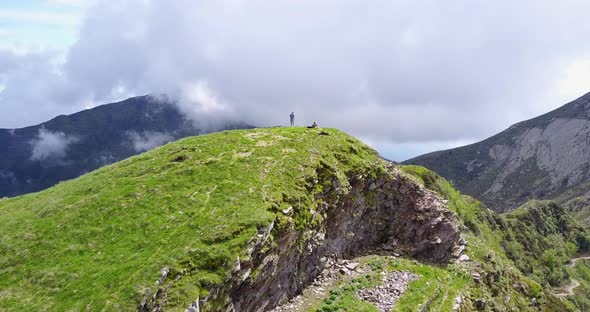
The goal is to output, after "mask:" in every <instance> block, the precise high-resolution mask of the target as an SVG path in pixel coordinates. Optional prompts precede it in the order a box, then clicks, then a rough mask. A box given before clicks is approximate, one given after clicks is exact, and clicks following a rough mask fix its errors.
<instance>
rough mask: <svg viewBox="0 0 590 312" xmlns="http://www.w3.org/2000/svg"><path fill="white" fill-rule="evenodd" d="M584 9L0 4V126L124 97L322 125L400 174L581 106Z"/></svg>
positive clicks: (148, 0) (320, 3) (234, 2)
mask: <svg viewBox="0 0 590 312" xmlns="http://www.w3.org/2000/svg"><path fill="white" fill-rule="evenodd" d="M589 11H590V2H589V1H581V0H563V1H559V2H556V1H546V0H530V1H525V0H520V1H514V0H511V1H507V0H498V1H478V0H461V1H459V0H450V1H439V0H430V1H429V0H421V1H415V0H387V1H385V0H383V1H382V0H372V1H352V0H272V1H270V0H211V1H209V0H190V1H189V0H175V1H156V0H122V1H106V0H19V1H12V0H0V128H17V127H24V126H28V125H33V124H38V123H41V122H43V121H46V120H49V119H51V118H52V117H54V116H56V115H60V114H69V113H73V112H76V111H79V110H81V109H85V108H91V107H94V106H96V105H100V104H104V103H110V102H113V101H117V100H122V99H125V98H127V97H131V96H136V95H144V94H153V95H161V94H166V95H167V96H170V97H173V98H174V99H176V100H177V105H178V106H179V108H180V109H181V110H182V111H183V112H184V113H185V114H186V115H187V117H190V118H192V119H195V120H200V121H203V120H205V121H218V120H225V119H227V118H230V119H239V120H242V121H246V122H250V123H253V124H256V125H260V126H270V125H287V124H288V122H289V118H288V116H289V114H290V113H291V112H292V111H293V112H295V115H296V123H297V124H299V125H304V124H311V123H312V122H313V121H316V122H318V124H319V125H320V126H324V127H336V128H340V129H342V130H344V131H346V132H348V133H350V134H353V135H355V136H357V137H359V138H361V139H362V140H363V141H365V142H366V143H368V144H370V145H372V146H373V147H375V148H377V149H378V150H379V151H380V152H381V154H382V155H383V156H385V157H387V158H389V159H393V160H397V161H401V160H404V159H407V158H410V157H413V156H417V155H419V154H422V153H426V152H430V151H434V150H439V149H446V148H450V147H456V146H460V145H464V144H469V143H472V142H476V141H479V140H482V139H484V138H486V137H488V136H491V135H493V134H495V133H497V132H500V131H502V130H504V129H505V128H507V127H508V126H510V125H511V124H514V123H516V122H519V121H521V120H524V119H528V118H532V117H535V116H537V115H539V114H542V113H545V112H547V111H549V110H552V109H554V108H557V107H559V106H561V105H563V104H565V103H567V102H569V101H571V100H574V99H575V98H577V97H579V96H582V95H583V94H585V93H587V92H590V40H588V38H590V20H588V19H587V16H586V12H589Z"/></svg>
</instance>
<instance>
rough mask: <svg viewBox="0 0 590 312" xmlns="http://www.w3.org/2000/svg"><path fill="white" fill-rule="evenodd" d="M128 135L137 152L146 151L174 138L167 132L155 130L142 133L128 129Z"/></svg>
mask: <svg viewBox="0 0 590 312" xmlns="http://www.w3.org/2000/svg"><path fill="white" fill-rule="evenodd" d="M127 137H128V138H129V140H130V141H131V145H132V146H133V149H134V150H135V151H136V152H145V151H148V150H151V149H152V148H155V147H158V146H160V145H164V144H166V143H168V142H170V141H173V140H174V137H172V136H171V135H169V134H167V133H161V132H154V131H144V132H142V133H138V132H136V131H128V132H127Z"/></svg>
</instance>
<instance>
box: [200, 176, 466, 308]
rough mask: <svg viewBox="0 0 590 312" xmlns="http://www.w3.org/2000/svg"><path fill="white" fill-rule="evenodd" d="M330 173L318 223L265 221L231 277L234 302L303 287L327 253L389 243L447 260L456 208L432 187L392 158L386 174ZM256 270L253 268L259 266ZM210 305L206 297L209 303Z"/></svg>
mask: <svg viewBox="0 0 590 312" xmlns="http://www.w3.org/2000/svg"><path fill="white" fill-rule="evenodd" d="M349 182H350V187H348V188H345V187H343V186H341V185H340V183H339V182H338V180H337V179H336V178H334V179H333V180H332V189H331V191H329V192H327V193H325V194H323V195H321V196H319V197H318V198H317V200H318V201H321V202H323V203H324V204H322V205H320V208H319V210H318V211H316V212H315V214H316V215H317V216H318V217H319V218H318V221H319V222H318V223H317V226H315V227H313V228H309V229H306V230H305V231H301V230H297V229H294V228H289V227H283V228H279V227H278V226H277V225H276V224H271V226H269V227H267V228H265V229H262V230H261V233H260V234H259V235H258V236H257V237H256V238H255V240H254V241H253V245H252V249H251V251H252V252H251V256H250V258H249V259H242V260H241V261H240V264H239V270H237V271H236V272H235V274H234V275H233V276H234V277H233V278H232V280H231V281H229V282H228V285H230V288H231V289H230V290H229V293H230V296H231V300H232V302H231V304H230V308H233V310H235V311H266V310H270V309H272V308H273V307H274V306H276V305H278V304H279V303H280V302H282V301H284V300H287V299H288V298H291V297H293V296H295V295H297V294H299V293H300V292H301V291H302V290H303V288H304V287H305V286H307V285H309V284H310V283H311V282H313V280H314V279H315V278H316V277H317V276H318V275H319V274H320V273H321V272H322V270H323V267H324V264H323V263H322V261H326V259H327V257H334V256H335V257H338V258H340V257H344V258H346V257H353V256H355V255H361V254H363V253H367V252H369V251H371V250H374V249H375V248H380V247H383V246H384V245H385V246H386V247H388V249H391V250H396V251H397V252H401V253H403V254H406V255H409V256H412V257H416V258H419V259H423V260H426V261H431V262H438V263H445V262H448V261H449V260H450V258H451V254H452V251H453V250H454V249H456V246H457V245H458V244H459V241H460V236H459V234H460V233H459V229H458V227H457V221H456V218H455V215H454V213H452V212H451V211H450V210H448V209H447V207H446V205H445V204H444V203H443V201H442V200H441V199H440V198H439V197H438V196H437V195H435V194H434V193H433V192H431V191H429V190H426V189H425V188H424V187H422V186H421V185H419V184H417V183H415V182H414V181H413V180H411V179H409V178H408V177H406V176H404V175H402V174H401V173H400V171H399V170H398V169H396V168H395V167H393V166H390V167H389V168H388V172H387V173H386V174H384V175H383V176H382V177H380V178H370V177H367V176H365V175H361V176H356V177H353V178H351V179H350V181H349ZM254 272H255V273H254ZM205 306H206V303H205Z"/></svg>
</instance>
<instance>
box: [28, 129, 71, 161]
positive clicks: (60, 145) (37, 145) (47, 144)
mask: <svg viewBox="0 0 590 312" xmlns="http://www.w3.org/2000/svg"><path fill="white" fill-rule="evenodd" d="M78 141H79V138H78V137H76V136H73V135H66V134H65V133H63V132H58V131H55V132H54V131H50V130H47V129H44V128H41V129H39V132H38V134H37V137H36V138H34V139H33V140H31V142H30V143H31V145H32V147H33V149H32V152H31V160H37V161H43V160H47V159H52V160H62V159H63V158H64V157H65V156H66V154H67V149H68V146H69V145H70V144H72V143H75V142H78Z"/></svg>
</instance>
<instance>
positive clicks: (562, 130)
mask: <svg viewBox="0 0 590 312" xmlns="http://www.w3.org/2000/svg"><path fill="white" fill-rule="evenodd" d="M589 112H590V94H587V95H585V96H583V97H581V98H579V99H577V100H576V101H573V102H571V103H569V104H566V105H565V106H563V107H561V108H559V109H557V110H554V111H552V112H550V113H547V114H545V115H542V116H540V117H537V118H534V119H531V120H528V121H524V122H521V123H519V124H516V125H514V126H512V127H510V128H509V129H507V130H506V131H504V132H502V133H500V134H497V135H495V136H493V137H491V138H489V139H487V140H484V141H482V142H479V143H476V144H472V145H468V146H464V147H460V148H456V149H451V150H447V151H441V152H435V153H431V154H427V155H423V156H419V157H417V158H414V159H411V160H408V161H407V162H406V163H412V164H417V165H422V166H425V167H428V168H429V169H431V170H433V171H435V172H437V173H439V174H441V175H442V176H443V177H445V178H447V179H448V180H450V181H452V182H453V183H454V184H455V186H456V187H457V188H458V189H459V190H461V191H462V192H465V193H467V194H469V195H471V196H474V197H476V198H478V199H481V200H483V201H484V202H485V203H486V204H487V205H488V206H490V207H492V208H494V209H495V210H497V211H506V210H510V209H512V208H515V207H517V206H519V205H520V204H522V203H524V202H525V201H527V200H529V199H532V198H540V199H546V198H553V197H556V196H559V195H560V194H562V193H563V192H564V191H565V190H571V189H572V188H576V187H579V186H581V185H582V184H583V183H585V182H586V181H588V178H590V117H589V115H590V113H589ZM574 193H575V194H572V196H570V197H569V198H571V197H574V196H578V195H580V194H578V193H579V192H577V191H576V192H574Z"/></svg>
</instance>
